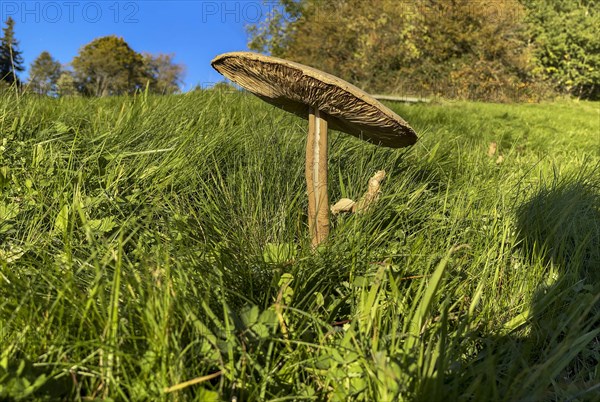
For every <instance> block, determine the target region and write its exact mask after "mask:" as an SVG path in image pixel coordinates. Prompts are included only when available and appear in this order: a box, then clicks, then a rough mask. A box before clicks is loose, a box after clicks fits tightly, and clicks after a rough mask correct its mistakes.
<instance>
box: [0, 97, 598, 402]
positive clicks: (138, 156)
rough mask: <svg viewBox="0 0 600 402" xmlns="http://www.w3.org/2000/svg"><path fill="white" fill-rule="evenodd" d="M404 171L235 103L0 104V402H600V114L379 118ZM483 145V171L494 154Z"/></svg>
mask: <svg viewBox="0 0 600 402" xmlns="http://www.w3.org/2000/svg"><path fill="white" fill-rule="evenodd" d="M388 106H390V107H391V108H392V109H393V110H394V111H396V112H397V113H398V114H399V115H400V116H402V117H403V118H405V119H406V120H407V121H408V122H409V123H410V124H411V126H412V127H413V128H414V129H415V131H416V132H417V134H418V135H419V141H418V142H417V144H416V145H414V146H412V147H410V148H405V149H399V150H397V149H389V148H383V147H377V146H374V145H371V144H368V143H366V142H363V141H360V140H359V139H356V138H353V137H350V136H348V135H345V134H341V133H337V132H333V133H332V134H331V138H330V151H329V152H330V158H329V169H330V170H329V194H330V201H332V202H335V201H336V200H338V199H340V198H342V197H348V198H352V199H355V200H356V199H358V198H360V196H361V194H363V193H364V191H365V190H366V187H367V181H368V179H369V177H371V176H372V175H373V174H374V173H375V172H376V171H378V170H381V169H384V170H385V171H386V172H387V177H386V179H385V180H384V181H383V182H382V187H381V197H380V199H379V201H378V202H377V204H376V205H375V206H374V207H373V208H371V209H370V210H369V211H368V212H367V213H364V214H346V215H343V214H342V215H336V216H334V217H332V221H331V223H332V229H331V234H330V237H329V240H328V242H327V243H326V244H324V245H323V246H321V247H319V248H318V249H317V250H312V249H311V246H310V239H309V234H308V228H307V222H306V219H307V218H306V210H307V205H306V204H307V201H306V189H305V182H304V147H305V133H306V126H307V122H306V121H304V120H301V119H299V118H297V117H295V116H293V115H289V114H287V113H285V112H283V111H280V110H278V109H276V108H274V107H271V106H269V105H267V104H265V103H263V102H262V101H260V100H258V99H257V98H254V97H252V96H251V95H247V94H244V93H229V92H227V91H220V90H206V91H198V92H194V93H189V94H184V95H177V96H165V97H160V96H152V95H146V94H143V93H142V94H139V95H137V96H133V97H114V98H103V99H86V98H61V99H48V98H41V97H31V96H17V95H16V94H11V93H5V94H3V95H2V97H1V98H0V141H1V143H0V191H1V193H0V400H81V401H83V400H86V401H89V400H115V401H116V400H118V401H142V400H173V401H208V400H227V401H234V400H235V401H283V400H331V401H348V400H356V401H436V400H446V401H451V400H452V401H467V400H476V401H554V400H561V401H593V400H600V397H599V395H600V106H599V104H598V103H591V102H576V101H571V100H563V101H557V102H554V103H540V104H484V103H468V102H443V101H440V102H434V103H432V104H416V105H405V104H392V103H390V104H388ZM491 143H496V150H495V152H493V151H494V149H493V148H494V147H493V145H492V146H491V148H492V149H490V144H491Z"/></svg>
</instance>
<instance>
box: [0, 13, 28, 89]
mask: <svg viewBox="0 0 600 402" xmlns="http://www.w3.org/2000/svg"><path fill="white" fill-rule="evenodd" d="M5 24H6V26H5V27H4V28H2V31H3V35H2V38H0V80H2V81H6V82H8V83H9V84H13V83H16V84H20V81H19V77H18V76H17V73H20V72H22V71H23V70H25V68H24V67H23V56H22V52H21V51H20V50H19V42H18V41H17V40H16V39H15V21H14V20H13V19H12V18H11V17H8V19H7V20H6V23H5Z"/></svg>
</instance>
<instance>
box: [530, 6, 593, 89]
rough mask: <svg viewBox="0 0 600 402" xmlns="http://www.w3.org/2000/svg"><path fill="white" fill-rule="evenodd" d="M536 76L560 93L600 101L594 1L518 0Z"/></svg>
mask: <svg viewBox="0 0 600 402" xmlns="http://www.w3.org/2000/svg"><path fill="white" fill-rule="evenodd" d="M522 2H523V4H524V5H525V6H526V7H527V10H528V18H527V19H528V22H529V34H530V37H531V42H532V43H533V44H534V59H535V65H536V70H535V71H536V73H538V75H539V76H541V77H542V78H544V79H546V80H548V81H549V82H551V83H552V85H553V86H554V87H555V88H556V89H557V90H559V91H560V92H563V93H569V94H572V95H574V96H577V97H580V98H589V99H600V25H599V24H598V19H599V18H600V9H599V8H598V7H597V5H596V3H595V2H594V1H590V0H587V1H586V0H580V1H574V2H570V1H564V2H559V1H551V0H522Z"/></svg>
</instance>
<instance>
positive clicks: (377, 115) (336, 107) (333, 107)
mask: <svg viewBox="0 0 600 402" xmlns="http://www.w3.org/2000/svg"><path fill="white" fill-rule="evenodd" d="M211 65H212V66H213V68H214V69H215V70H217V71H218V72H219V73H221V74H223V75H224V76H225V77H227V78H228V79H230V80H231V81H233V82H235V83H237V84H239V85H240V86H241V87H243V88H245V89H246V90H248V91H250V92H252V93H253V94H255V95H256V96H258V97H259V98H261V99H262V100H264V101H266V102H268V103H270V104H272V105H275V106H277V107H279V108H281V109H283V110H286V111H288V112H291V113H294V114H296V115H298V116H300V117H302V118H304V119H307V118H308V115H309V113H308V108H309V107H313V108H315V109H318V110H320V111H322V112H324V113H325V114H327V122H328V124H329V127H331V128H333V129H335V130H338V131H343V132H346V133H348V134H352V135H354V136H356V137H358V138H361V139H363V140H365V141H368V142H371V143H374V144H377V145H383V146H387V147H391V148H401V147H406V146H409V145H412V144H414V143H415V142H416V141H417V135H416V133H415V131H414V130H413V129H412V128H411V127H410V126H409V125H408V123H407V122H406V121H404V120H403V119H402V118H401V117H400V116H398V115H397V114H396V113H394V112H392V111H391V110H390V109H389V108H387V107H386V106H384V105H383V104H381V103H380V102H379V101H377V100H376V99H375V98H373V97H372V96H371V95H369V94H367V93H366V92H364V91H363V90H361V89H359V88H357V87H355V86H354V85H352V84H350V83H348V82H346V81H344V80H342V79H340V78H337V77H335V76H333V75H331V74H327V73H325V72H323V71H320V70H317V69H316V68H312V67H309V66H305V65H303V64H300V63H295V62H292V61H288V60H284V59H280V58H277V57H271V56H265V55H262V54H258V53H253V52H231V53H224V54H222V55H219V56H217V57H215V58H214V59H213V60H212V62H211Z"/></svg>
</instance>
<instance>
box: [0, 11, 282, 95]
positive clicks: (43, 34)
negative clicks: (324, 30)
mask: <svg viewBox="0 0 600 402" xmlns="http://www.w3.org/2000/svg"><path fill="white" fill-rule="evenodd" d="M274 4H275V3H274V1H273V0H268V1H267V2H266V4H265V2H264V1H263V0H241V1H237V0H215V1H212V0H179V1H177V0H175V1H167V0H160V1H159V0H95V1H87V0H85V1H77V0H64V1H63V0H57V1H46V0H43V1H35V0H33V1H32V0H30V1H23V0H18V1H6V0H0V19H1V20H2V22H4V21H5V20H6V19H7V18H8V17H9V16H11V17H12V18H13V19H14V20H15V36H16V38H17V39H18V40H19V42H20V49H21V50H22V51H23V57H24V59H25V64H26V67H27V68H29V65H30V64H31V62H32V61H33V60H34V59H35V58H36V57H37V56H38V55H39V54H40V53H41V52H42V51H44V50H47V51H48V52H50V54H52V56H53V57H54V58H56V59H58V60H59V61H60V62H61V63H63V64H64V63H68V62H70V61H71V60H72V59H73V57H74V56H75V55H77V52H78V50H79V49H80V48H81V47H82V46H84V45H86V44H87V43H89V42H91V41H92V40H93V39H94V38H98V37H101V36H105V35H112V34H114V35H117V36H121V37H123V38H124V39H125V40H126V41H127V43H129V45H130V46H131V47H132V48H133V49H134V50H136V51H138V52H150V53H174V54H175V55H176V57H175V61H176V62H178V63H183V64H184V65H185V66H186V76H185V88H184V90H187V89H190V88H192V87H193V86H195V85H196V84H200V85H203V86H208V85H210V84H211V83H214V82H218V81H220V80H222V77H221V76H220V75H219V74H218V73H217V72H216V71H214V70H213V69H212V68H211V66H210V60H211V59H212V58H213V57H214V56H216V55H217V54H220V53H224V52H229V51H235V50H247V42H248V40H247V35H246V31H245V26H246V25H247V24H249V23H250V24H251V23H253V22H256V21H258V20H259V19H260V17H261V16H262V15H265V13H267V12H269V10H270V9H271V8H272V7H273V6H274ZM2 26H4V24H2ZM26 76H27V72H25V73H24V74H22V75H21V78H22V79H23V78H25V77H26Z"/></svg>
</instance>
